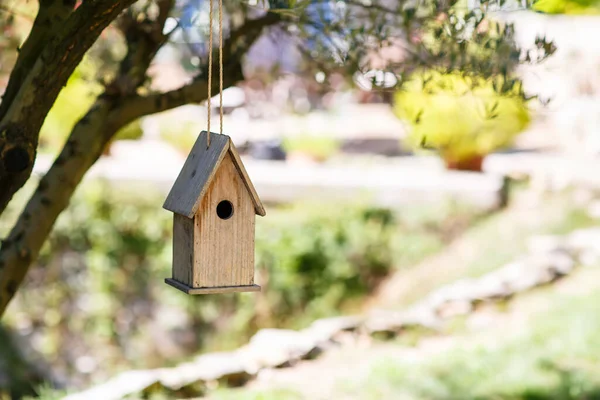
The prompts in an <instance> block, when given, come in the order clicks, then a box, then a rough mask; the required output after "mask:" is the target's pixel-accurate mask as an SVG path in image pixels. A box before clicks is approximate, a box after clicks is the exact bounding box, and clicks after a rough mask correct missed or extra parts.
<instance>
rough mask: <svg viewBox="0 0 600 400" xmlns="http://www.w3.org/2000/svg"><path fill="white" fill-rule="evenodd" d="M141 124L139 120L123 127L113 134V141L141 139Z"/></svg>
mask: <svg viewBox="0 0 600 400" xmlns="http://www.w3.org/2000/svg"><path fill="white" fill-rule="evenodd" d="M143 134H144V131H143V130H142V123H141V121H140V120H139V119H136V120H135V121H133V122H131V123H129V124H127V125H125V126H124V127H123V128H121V129H120V130H119V131H118V132H117V133H116V134H115V140H137V139H140V138H141V137H142V135H143Z"/></svg>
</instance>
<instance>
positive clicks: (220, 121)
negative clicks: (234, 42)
mask: <svg viewBox="0 0 600 400" xmlns="http://www.w3.org/2000/svg"><path fill="white" fill-rule="evenodd" d="M219 133H220V134H221V135H222V134H223V0H219Z"/></svg>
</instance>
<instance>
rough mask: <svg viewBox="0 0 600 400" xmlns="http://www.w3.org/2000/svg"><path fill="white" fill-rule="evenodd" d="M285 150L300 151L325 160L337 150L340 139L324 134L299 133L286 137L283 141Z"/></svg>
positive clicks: (289, 151)
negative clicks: (298, 134)
mask: <svg viewBox="0 0 600 400" xmlns="http://www.w3.org/2000/svg"><path fill="white" fill-rule="evenodd" d="M283 148H284V149H285V151H286V152H288V153H292V152H300V153H304V154H307V155H310V156H311V157H313V158H314V159H316V160H318V161H325V160H327V159H328V158H330V157H331V156H332V155H334V154H335V153H337V152H338V150H339V148H340V141H339V140H337V139H335V138H332V137H329V136H326V135H313V134H311V135H308V134H307V135H300V136H292V137H287V138H285V139H284V141H283Z"/></svg>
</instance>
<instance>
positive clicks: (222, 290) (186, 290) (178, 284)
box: [165, 278, 260, 294]
mask: <svg viewBox="0 0 600 400" xmlns="http://www.w3.org/2000/svg"><path fill="white" fill-rule="evenodd" d="M165 283H167V284H169V285H171V286H173V287H174V288H177V289H179V290H181V291H182V292H184V293H187V294H214V293H238V292H260V286H258V285H248V286H226V287H211V288H193V287H190V286H187V285H184V284H183V283H181V282H178V281H176V280H174V279H169V278H167V279H165Z"/></svg>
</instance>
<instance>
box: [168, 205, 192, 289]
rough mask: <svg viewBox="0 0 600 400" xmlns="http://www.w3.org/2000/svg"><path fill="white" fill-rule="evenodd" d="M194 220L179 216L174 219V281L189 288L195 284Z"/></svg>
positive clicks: (176, 215) (175, 215)
mask: <svg viewBox="0 0 600 400" xmlns="http://www.w3.org/2000/svg"><path fill="white" fill-rule="evenodd" d="M193 268H194V220H192V219H190V218H187V217H184V216H182V215H179V214H174V217H173V279H175V280H177V281H179V282H181V283H185V284H186V285H188V286H191V285H192V282H193V276H194V273H193Z"/></svg>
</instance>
